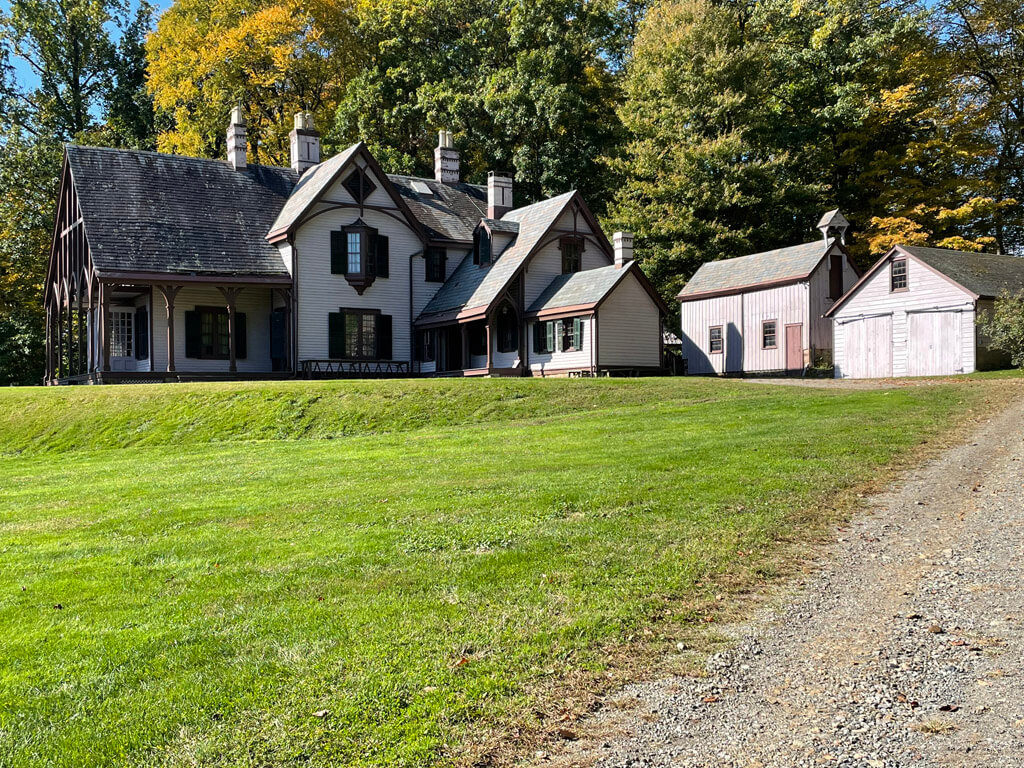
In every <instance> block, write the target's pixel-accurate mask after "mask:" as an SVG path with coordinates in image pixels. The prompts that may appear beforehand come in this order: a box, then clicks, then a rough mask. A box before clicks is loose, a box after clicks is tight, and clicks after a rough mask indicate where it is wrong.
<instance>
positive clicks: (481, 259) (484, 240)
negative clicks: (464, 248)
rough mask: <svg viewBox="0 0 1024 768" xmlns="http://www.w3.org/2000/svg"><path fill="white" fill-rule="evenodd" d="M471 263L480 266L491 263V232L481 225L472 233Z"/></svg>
mask: <svg viewBox="0 0 1024 768" xmlns="http://www.w3.org/2000/svg"><path fill="white" fill-rule="evenodd" d="M473 263H474V264H476V265H478V266H481V267H486V266H487V265H488V264H490V263H491V233H490V232H488V231H487V230H486V229H484V228H483V227H477V229H476V231H475V232H474V233H473Z"/></svg>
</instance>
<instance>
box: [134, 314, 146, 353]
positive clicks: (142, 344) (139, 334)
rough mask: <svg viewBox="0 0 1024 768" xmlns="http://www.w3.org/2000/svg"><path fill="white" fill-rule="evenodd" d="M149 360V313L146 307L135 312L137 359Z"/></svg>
mask: <svg viewBox="0 0 1024 768" xmlns="http://www.w3.org/2000/svg"><path fill="white" fill-rule="evenodd" d="M147 358H149V312H147V311H146V308H145V307H139V308H138V309H136V310H135V359H136V360H146V359H147Z"/></svg>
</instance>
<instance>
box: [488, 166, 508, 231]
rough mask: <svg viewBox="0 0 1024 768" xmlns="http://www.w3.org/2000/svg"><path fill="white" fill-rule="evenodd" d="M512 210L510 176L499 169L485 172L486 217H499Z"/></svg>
mask: <svg viewBox="0 0 1024 768" xmlns="http://www.w3.org/2000/svg"><path fill="white" fill-rule="evenodd" d="M511 210H512V177H511V176H508V175H507V174H504V173H501V172H500V171H491V172H490V173H488V174H487V218H489V219H500V218H501V217H502V216H504V215H505V214H506V213H508V212H509V211H511Z"/></svg>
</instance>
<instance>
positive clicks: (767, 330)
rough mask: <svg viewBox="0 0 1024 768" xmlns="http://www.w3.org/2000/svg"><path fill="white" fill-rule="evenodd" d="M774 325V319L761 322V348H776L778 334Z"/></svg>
mask: <svg viewBox="0 0 1024 768" xmlns="http://www.w3.org/2000/svg"><path fill="white" fill-rule="evenodd" d="M777 327H778V326H777V325H776V323H775V321H774V320H765V321H764V322H763V323H761V348H762V349H777V348H778V346H779V344H778V335H777V334H776V328H777Z"/></svg>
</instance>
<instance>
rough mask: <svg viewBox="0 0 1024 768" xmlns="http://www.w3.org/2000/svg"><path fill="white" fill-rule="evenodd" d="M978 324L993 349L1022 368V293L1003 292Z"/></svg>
mask: <svg viewBox="0 0 1024 768" xmlns="http://www.w3.org/2000/svg"><path fill="white" fill-rule="evenodd" d="M978 323H979V325H980V326H981V330H982V332H983V333H985V334H986V335H988V337H989V339H990V340H991V346H992V347H993V348H995V349H999V350H1002V351H1003V352H1006V353H1007V354H1009V355H1010V361H1011V362H1012V363H1013V365H1015V366H1017V367H1018V368H1019V367H1021V366H1024V291H1019V292H1018V293H1015V294H1011V293H1010V292H1009V291H1004V292H1003V293H1002V294H1001V295H1000V296H999V298H998V299H996V302H995V306H994V308H993V311H992V313H991V314H989V313H988V312H985V313H983V314H982V315H981V317H980V318H978Z"/></svg>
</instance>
